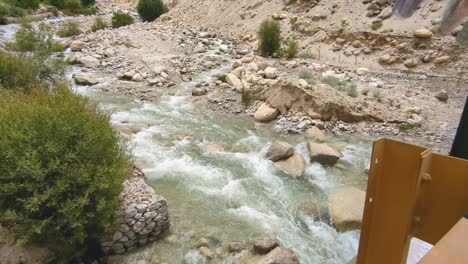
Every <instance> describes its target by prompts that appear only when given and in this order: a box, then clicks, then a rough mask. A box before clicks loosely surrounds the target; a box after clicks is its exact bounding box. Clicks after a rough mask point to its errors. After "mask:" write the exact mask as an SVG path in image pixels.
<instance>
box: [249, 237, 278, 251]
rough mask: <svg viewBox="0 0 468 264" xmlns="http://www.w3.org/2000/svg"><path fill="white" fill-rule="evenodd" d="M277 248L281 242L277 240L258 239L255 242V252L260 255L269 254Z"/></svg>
mask: <svg viewBox="0 0 468 264" xmlns="http://www.w3.org/2000/svg"><path fill="white" fill-rule="evenodd" d="M277 246H279V241H278V240H277V239H275V238H269V237H265V238H260V239H257V240H255V242H254V250H255V252H257V253H258V254H267V253H268V252H270V251H272V250H273V249H274V248H276V247H277Z"/></svg>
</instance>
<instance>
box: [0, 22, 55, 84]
mask: <svg viewBox="0 0 468 264" xmlns="http://www.w3.org/2000/svg"><path fill="white" fill-rule="evenodd" d="M7 47H8V48H10V49H12V50H14V51H16V53H6V52H1V53H0V58H1V60H0V88H3V89H22V90H30V89H32V88H35V87H46V86H48V84H50V83H52V82H54V81H56V80H60V79H61V78H62V76H63V62H62V60H61V58H60V56H59V55H60V53H59V54H57V56H56V55H55V54H54V52H56V51H59V50H63V47H62V46H61V45H60V44H58V43H57V42H56V41H54V40H53V34H52V31H51V28H50V27H49V26H48V25H46V24H43V23H41V24H39V25H38V26H37V28H35V27H33V26H32V25H31V24H30V23H27V22H23V23H22V24H21V27H20V28H19V29H18V31H17V32H16V34H15V42H12V43H8V46H7ZM52 55H54V56H52Z"/></svg>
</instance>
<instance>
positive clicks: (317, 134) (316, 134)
mask: <svg viewBox="0 0 468 264" xmlns="http://www.w3.org/2000/svg"><path fill="white" fill-rule="evenodd" d="M306 136H307V137H308V138H311V139H313V140H316V141H325V140H326V139H327V136H326V135H325V133H323V132H322V130H320V128H318V127H316V126H313V127H311V128H309V129H307V131H306Z"/></svg>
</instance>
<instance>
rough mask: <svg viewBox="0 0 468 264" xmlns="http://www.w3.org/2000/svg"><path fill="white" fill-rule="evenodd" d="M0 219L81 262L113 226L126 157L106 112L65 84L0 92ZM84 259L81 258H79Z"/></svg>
mask: <svg viewBox="0 0 468 264" xmlns="http://www.w3.org/2000/svg"><path fill="white" fill-rule="evenodd" d="M0 123H1V124H2V125H1V126H0V133H1V134H2V136H1V137H0V219H2V222H3V224H5V225H7V226H9V227H10V228H11V229H12V230H14V231H15V232H16V234H17V235H18V237H19V238H21V239H23V240H24V241H25V242H27V243H35V244H46V245H47V247H48V248H49V249H50V250H52V251H53V252H54V253H55V255H56V256H57V257H59V258H60V259H59V260H58V261H57V262H62V263H79V261H84V262H86V259H84V258H80V256H96V255H97V254H98V252H96V251H98V250H99V246H98V239H99V238H100V237H102V235H103V234H104V232H105V231H106V230H109V229H112V223H113V221H114V220H113V217H114V212H115V210H116V209H117V207H118V205H119V193H120V191H121V188H122V182H123V180H124V179H125V177H126V175H127V173H128V168H129V158H128V155H127V153H126V151H125V149H124V147H123V146H122V145H120V143H119V142H120V141H119V140H120V137H119V136H118V134H117V133H116V132H115V130H114V129H113V128H112V127H111V125H110V124H109V116H108V115H106V114H103V113H101V112H99V110H98V108H97V106H96V104H94V103H91V102H89V101H88V100H87V99H85V98H83V97H81V96H78V95H75V94H73V93H72V92H71V91H70V90H69V89H67V88H66V87H58V88H55V89H53V90H52V91H51V92H47V90H45V89H39V90H33V91H32V92H31V93H6V92H4V93H3V94H2V96H0ZM86 263H87V262H86Z"/></svg>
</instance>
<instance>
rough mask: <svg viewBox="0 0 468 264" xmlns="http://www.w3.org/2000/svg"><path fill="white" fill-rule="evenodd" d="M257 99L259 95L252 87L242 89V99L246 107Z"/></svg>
mask: <svg viewBox="0 0 468 264" xmlns="http://www.w3.org/2000/svg"><path fill="white" fill-rule="evenodd" d="M256 99H257V95H256V94H255V93H254V92H253V91H252V90H251V89H245V88H244V89H242V94H241V100H242V103H243V104H244V106H245V107H247V106H249V105H251V104H252V102H253V101H255V100H256Z"/></svg>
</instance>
